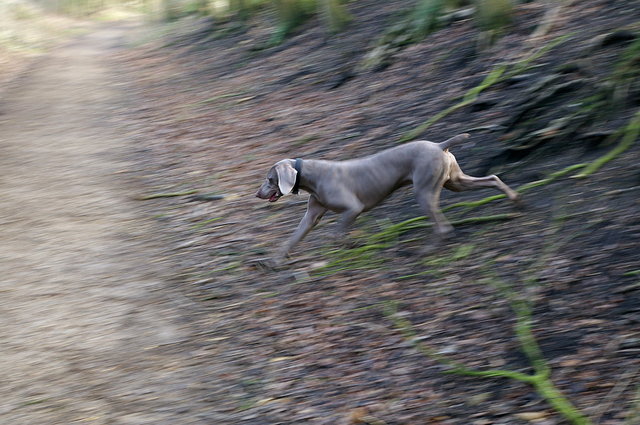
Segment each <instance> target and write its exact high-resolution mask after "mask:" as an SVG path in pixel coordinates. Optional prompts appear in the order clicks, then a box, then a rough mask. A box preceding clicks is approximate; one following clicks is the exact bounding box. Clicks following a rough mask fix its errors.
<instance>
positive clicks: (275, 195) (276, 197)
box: [269, 190, 282, 202]
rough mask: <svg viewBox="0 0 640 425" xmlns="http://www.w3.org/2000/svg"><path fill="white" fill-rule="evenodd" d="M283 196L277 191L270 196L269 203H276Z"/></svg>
mask: <svg viewBox="0 0 640 425" xmlns="http://www.w3.org/2000/svg"><path fill="white" fill-rule="evenodd" d="M281 196H282V195H281V194H280V193H279V192H278V191H277V190H276V191H275V192H273V193H272V194H271V196H269V202H276V201H277V200H278V199H280V197H281Z"/></svg>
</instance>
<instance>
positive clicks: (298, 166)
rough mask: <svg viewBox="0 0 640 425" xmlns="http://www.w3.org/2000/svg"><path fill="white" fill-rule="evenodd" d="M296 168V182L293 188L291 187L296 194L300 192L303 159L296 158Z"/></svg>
mask: <svg viewBox="0 0 640 425" xmlns="http://www.w3.org/2000/svg"><path fill="white" fill-rule="evenodd" d="M293 168H295V170H296V182H295V183H294V184H293V189H291V193H293V194H294V195H297V194H298V190H300V174H302V159H301V158H296V163H295V165H294V166H293Z"/></svg>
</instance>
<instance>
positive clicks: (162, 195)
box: [136, 190, 198, 201]
mask: <svg viewBox="0 0 640 425" xmlns="http://www.w3.org/2000/svg"><path fill="white" fill-rule="evenodd" d="M194 193H198V191H197V190H187V191H184V192H165V193H152V194H151V195H142V196H138V197H136V199H137V200H138V201H148V200H150V199H158V198H175V197H177V196H187V195H193V194H194Z"/></svg>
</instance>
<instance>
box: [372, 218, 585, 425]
mask: <svg viewBox="0 0 640 425" xmlns="http://www.w3.org/2000/svg"><path fill="white" fill-rule="evenodd" d="M559 228H560V225H559V224H558V223H556V225H555V226H554V230H555V232H554V234H556V233H558V231H559V230H560V229H559ZM557 249H558V246H557V244H556V243H553V242H552V243H548V244H547V245H546V247H545V248H544V249H543V252H542V253H541V254H540V255H539V258H538V259H537V260H536V261H534V263H533V265H532V266H531V268H530V269H529V270H527V271H525V273H526V276H524V278H523V279H522V280H523V283H524V286H525V287H531V286H534V285H536V284H537V281H538V274H539V272H540V271H541V270H543V269H544V265H545V263H546V262H547V261H548V259H549V258H551V256H552V253H553V252H554V251H555V250H557ZM469 254H470V249H469V248H467V249H465V251H464V252H462V253H461V254H460V255H464V256H467V255H469ZM490 270H491V264H486V265H485V271H484V275H485V279H484V282H483V283H485V284H488V285H490V286H492V287H493V288H495V289H496V290H497V291H498V294H500V296H502V297H503V298H505V299H506V300H508V302H509V304H510V306H511V309H512V311H513V312H514V313H515V319H516V323H515V327H514V328H515V334H516V338H517V340H518V342H519V345H520V349H521V350H522V352H523V353H524V355H525V356H526V358H527V360H528V362H529V364H530V365H531V368H532V370H533V373H532V374H529V373H522V372H517V371H511V370H503V369H490V370H476V369H471V368H468V367H467V366H465V365H464V364H461V363H458V362H456V361H453V360H451V359H450V358H448V357H447V356H444V355H442V354H440V353H439V352H438V351H437V350H435V349H434V348H432V347H429V346H428V345H427V344H426V343H424V342H422V340H421V339H420V338H418V335H417V334H416V332H415V330H414V329H413V325H412V323H411V322H410V321H409V320H408V319H406V318H405V317H404V316H402V315H399V314H398V304H399V303H398V302H395V301H391V302H386V303H385V304H384V309H383V310H384V314H385V316H386V317H387V318H389V319H390V320H391V321H392V323H393V324H394V326H395V328H396V329H398V330H399V331H400V332H402V334H403V336H404V338H405V339H406V340H407V341H409V342H411V343H412V344H413V345H414V346H415V348H416V349H417V350H418V351H419V352H420V353H422V354H424V355H425V356H427V357H429V358H430V359H432V360H435V361H437V362H438V363H440V364H442V365H445V366H447V367H448V370H447V371H446V372H445V373H451V374H458V375H465V376H475V377H481V378H508V379H514V380H516V381H520V382H523V383H526V384H529V385H531V386H533V387H534V389H535V390H536V392H537V393H538V394H539V395H540V396H541V397H542V398H544V399H545V400H546V401H547V403H549V405H550V406H551V407H552V408H553V409H554V410H555V411H556V412H557V413H558V414H560V415H561V416H562V417H563V418H564V419H566V420H567V421H569V422H570V423H572V424H574V425H591V424H592V422H591V421H590V420H589V418H588V417H587V416H586V415H584V414H583V413H582V412H581V411H580V410H578V409H577V408H576V407H575V406H574V405H573V404H572V403H571V402H570V401H569V399H568V398H567V397H566V396H565V395H564V394H562V392H561V391H560V390H559V389H558V388H557V387H556V386H555V385H554V383H553V381H552V380H551V368H550V367H549V365H548V364H547V362H546V360H545V359H544V356H543V354H542V350H541V349H540V346H539V345H538V342H537V340H536V338H535V336H534V334H533V303H532V301H531V300H529V299H527V298H526V297H524V296H522V295H520V294H518V293H517V292H516V290H514V289H513V288H512V287H511V286H510V285H508V284H507V283H505V282H504V281H502V280H501V279H499V278H497V277H496V276H495V275H494V274H493V273H492V272H491V271H490Z"/></svg>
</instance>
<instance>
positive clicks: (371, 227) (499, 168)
mask: <svg viewBox="0 0 640 425" xmlns="http://www.w3.org/2000/svg"><path fill="white" fill-rule="evenodd" d="M403 5H405V2H397V1H396V2H394V1H380V0H363V1H357V2H351V3H350V4H349V8H350V12H351V14H352V15H353V17H354V19H353V22H352V24H351V26H350V27H349V28H348V29H347V30H346V31H345V32H343V33H340V34H338V35H333V36H330V35H328V34H327V33H326V31H325V30H324V29H323V28H322V27H321V26H319V25H317V22H314V21H310V22H308V23H307V24H305V25H304V26H303V27H302V28H301V29H300V30H299V31H298V32H297V33H296V34H295V35H294V36H293V37H291V38H289V39H287V40H286V41H285V42H284V43H283V44H282V45H280V46H276V47H269V48H264V46H265V41H266V40H268V39H269V36H270V31H271V27H270V26H269V25H268V18H269V17H268V15H265V16H263V15H258V16H257V17H256V18H254V20H252V21H251V22H249V24H248V27H246V28H245V29H242V30H238V29H234V28H233V27H231V26H230V25H227V24H224V23H218V22H215V21H212V20H195V19H189V20H185V21H181V22H178V23H177V24H173V25H172V26H171V27H168V28H167V27H165V28H161V29H158V28H156V29H153V30H149V31H151V32H149V33H146V35H144V36H140V39H139V40H131V44H132V45H136V47H133V48H131V49H129V50H128V51H127V52H126V53H123V54H120V55H119V56H118V57H117V60H119V61H120V63H121V65H120V66H121V68H122V80H123V81H122V82H123V84H128V85H129V86H130V88H129V91H130V93H131V102H132V104H134V105H138V107H137V108H134V110H132V112H131V119H132V129H133V131H135V133H136V134H135V135H136V137H137V138H138V139H139V146H140V150H139V152H138V156H139V161H140V176H141V177H142V178H143V179H144V181H145V182H146V184H147V185H148V193H145V194H141V202H146V203H148V205H150V207H151V208H153V209H154V211H155V215H156V219H157V220H158V221H159V223H160V224H161V226H162V228H163V229H165V230H166V235H165V236H166V240H167V251H168V254H167V255H168V256H170V257H171V258H172V259H173V260H175V261H177V263H178V264H180V268H179V270H178V272H179V274H180V276H181V277H180V279H179V280H178V281H177V282H176V285H179V286H180V287H181V288H182V290H183V293H184V295H185V296H187V297H189V298H191V299H193V300H196V301H197V302H198V305H200V306H202V310H201V311H200V312H198V313H199V314H200V316H199V317H200V324H201V325H202V328H203V329H206V332H204V334H203V335H202V340H201V341H200V342H199V345H200V347H201V349H200V350H199V351H198V352H197V353H194V360H193V361H194V362H203V363H206V364H209V365H210V370H211V373H210V375H208V376H203V377H202V382H201V383H200V386H201V388H202V397H203V400H205V401H206V402H207V403H208V405H210V410H208V411H207V412H203V415H205V416H206V417H208V418H211V419H212V420H214V419H215V421H216V423H228V424H239V423H246V424H261V425H263V424H302V423H313V424H350V423H352V424H357V423H362V424H389V425H391V424H397V425H407V424H478V425H480V424H510V425H513V424H525V423H529V421H532V420H535V423H537V424H558V423H569V422H567V421H569V420H572V421H573V422H572V423H576V424H577V423H601V424H609V425H613V424H632V423H637V421H638V420H639V419H638V418H639V413H638V410H639V409H640V401H639V400H640V394H639V393H638V382H639V381H638V380H639V379H640V373H639V372H638V371H639V368H640V360H639V359H640V355H639V354H640V332H639V331H638V329H640V325H639V323H640V292H639V291H640V286H639V285H638V279H639V275H640V252H639V249H638V243H639V241H640V220H639V218H638V207H639V204H638V186H639V184H640V173H639V171H638V167H637V161H638V154H639V152H640V147H639V146H638V143H637V138H638V131H639V127H640V123H639V121H640V116H639V115H638V111H639V110H640V109H639V108H640V87H639V84H638V80H639V79H638V77H639V76H640V48H639V46H640V44H639V43H640V9H639V8H638V5H637V4H636V3H635V2H630V1H625V0H592V1H582V2H576V1H574V2H566V3H565V4H563V5H562V6H561V7H559V8H557V9H556V10H553V11H552V12H550V11H549V9H548V8H547V4H546V3H545V2H532V3H527V4H523V5H520V6H519V7H518V9H517V11H516V19H515V22H514V24H513V26H512V28H510V30H509V31H508V33H507V34H505V35H504V36H503V37H502V38H500V39H499V40H498V41H497V42H496V44H494V45H493V46H491V47H484V48H480V47H479V46H480V44H479V42H478V39H479V38H478V31H477V29H476V28H475V27H474V25H473V22H472V21H471V20H469V19H461V20H455V21H453V22H452V23H450V25H448V26H446V27H444V28H442V29H440V30H438V31H436V32H434V33H433V34H431V35H430V36H429V37H427V38H425V39H424V41H422V42H420V43H417V44H412V45H408V46H405V47H404V48H402V49H398V50H397V51H396V52H394V53H393V55H392V56H391V58H390V60H389V61H388V62H387V63H385V64H384V66H379V67H376V68H375V69H374V70H364V69H363V68H362V67H361V64H362V61H363V60H364V59H365V57H366V55H367V53H369V52H370V51H371V49H372V48H373V47H374V46H375V43H376V41H377V40H379V38H380V37H381V36H382V35H383V34H384V32H385V30H386V28H389V27H390V26H391V25H393V24H394V22H396V20H397V19H399V16H400V15H399V13H398V12H399V10H400V9H401V8H402V7H403ZM541 24H542V26H541ZM159 34H162V35H161V36H159ZM140 40H147V42H145V43H142V44H140V43H141V42H140ZM149 40H151V41H149ZM461 132H470V133H471V134H472V137H471V139H470V140H469V142H468V143H467V144H465V145H464V146H460V147H457V148H455V149H454V153H455V155H456V157H457V158H458V161H459V163H460V164H461V166H462V168H463V169H464V170H465V171H466V172H467V173H468V174H471V175H485V174H488V173H495V174H498V175H499V176H500V177H501V178H502V179H503V180H504V181H505V182H506V183H507V184H509V185H510V186H511V187H513V188H515V189H518V190H519V191H520V192H521V194H522V196H523V200H524V203H525V207H524V208H523V209H522V210H514V209H513V207H512V205H510V204H509V203H508V202H507V201H506V200H505V199H503V198H502V199H501V198H500V197H493V195H496V193H493V192H491V191H490V190H487V191H484V192H483V191H476V192H469V193H451V192H445V193H443V200H442V205H443V208H444V209H445V214H446V215H447V217H448V218H449V219H450V220H451V221H452V222H453V223H454V224H455V226H456V232H455V235H454V236H453V237H452V238H451V239H449V240H447V241H445V242H441V243H438V242H436V241H435V239H434V237H433V236H432V234H431V230H430V229H429V227H428V222H427V221H425V220H422V219H418V220H412V219H414V218H416V217H420V216H421V215H422V212H421V211H419V209H418V207H417V205H416V204H415V201H414V200H413V197H412V195H411V191H410V189H407V190H400V191H398V192H397V193H395V194H394V195H393V196H392V197H391V199H389V200H388V201H387V202H386V203H385V204H384V205H382V206H380V207H378V208H377V209H375V210H373V211H371V212H370V213H367V214H365V215H363V216H362V217H361V218H360V219H359V220H358V222H357V225H356V228H355V229H354V232H353V235H352V239H353V240H354V241H356V247H355V248H349V249H346V248H344V249H339V247H337V246H336V245H335V244H333V243H332V242H331V238H330V233H331V230H332V228H333V225H334V223H333V221H334V216H328V217H326V218H325V219H324V221H323V222H322V224H321V225H320V226H319V227H318V228H317V229H316V230H315V231H313V232H312V233H311V234H310V235H309V237H308V238H307V240H305V241H304V242H303V243H302V244H300V245H299V247H298V248H297V250H296V253H295V254H294V255H293V258H292V262H291V263H290V264H289V265H288V267H286V268H285V269H283V270H278V271H266V270H262V269H260V268H259V267H256V265H255V262H254V261H255V260H256V259H259V258H262V257H265V256H269V255H270V254H271V253H272V252H273V250H274V249H276V248H277V247H279V246H280V245H281V244H282V243H284V241H285V238H287V237H288V235H289V234H290V233H291V232H292V231H293V229H294V228H295V226H296V224H297V222H298V220H299V219H300V218H301V216H302V214H303V213H304V209H305V202H306V196H304V194H301V195H300V196H289V197H285V198H283V199H281V200H280V201H279V202H277V203H275V204H269V203H267V202H265V201H262V200H259V199H257V198H255V197H254V193H255V191H256V190H257V188H258V186H259V185H260V183H261V181H262V179H263V178H264V176H265V175H266V172H267V170H268V168H269V167H270V166H271V165H272V164H273V163H274V162H276V161H277V160H279V159H282V158H286V157H290V158H293V157H302V158H323V159H347V158H353V157H356V156H362V155H366V154H369V153H372V152H376V151H378V150H380V149H383V148H386V147H390V146H394V145H396V144H398V143H401V142H402V141H406V140H410V139H412V138H423V139H428V140H432V141H441V140H444V139H446V138H448V137H450V136H452V135H454V134H457V133H461ZM603 158H604V159H603ZM169 195H177V196H169ZM514 310H515V311H514ZM516 325H518V326H516ZM529 331H531V332H532V333H529ZM532 336H533V337H534V338H531V337H532ZM535 341H537V344H536V343H535ZM416 344H417V345H416ZM538 345H539V347H540V350H541V352H538V351H537V349H536V347H537V346H538ZM523 346H524V350H523ZM540 355H542V357H544V359H546V365H547V366H548V367H549V368H550V371H551V374H550V378H551V381H549V380H544V379H543V378H546V377H547V376H546V371H547V369H546V367H547V366H544V365H543V361H542V360H541V359H540ZM443 356H444V357H443ZM536 359H537V360H536ZM452 362H456V363H452ZM460 364H463V365H465V367H467V368H473V369H474V370H475V369H478V370H488V369H499V370H501V371H505V370H508V371H516V372H520V373H521V374H530V373H534V372H537V373H538V375H536V376H538V377H542V378H541V379H543V381H544V382H545V383H546V384H540V382H542V381H535V382H534V380H530V382H522V381H523V380H522V379H520V380H518V379H511V378H513V377H514V375H513V374H512V375H510V376H511V378H509V377H506V378H505V377H500V376H498V375H501V374H500V373H495V374H494V376H493V377H486V376H467V375H464V373H465V372H468V370H467V369H463V368H461V366H460ZM452 370H453V371H457V372H458V373H456V374H446V373H444V372H447V371H449V372H451V371H452ZM502 375H509V374H502ZM515 377H516V378H522V377H523V375H517V374H516V375H515ZM525 380H526V379H525ZM549 382H553V384H555V386H556V387H557V389H558V390H559V391H561V392H562V394H564V396H565V397H566V399H567V400H569V401H570V402H571V403H572V404H573V405H574V406H575V409H573V408H571V406H569V407H567V406H564V407H563V406H558V405H555V406H552V405H551V404H550V403H549V400H550V399H554V395H553V394H555V393H553V392H552V393H549V392H547V393H545V392H544V388H547V389H548V384H549ZM532 384H533V385H532ZM536 385H537V387H536ZM544 385H547V387H544ZM554 388H555V387H554ZM545 397H546V398H545ZM563 409H564V410H563ZM578 410H579V411H580V413H578ZM559 411H563V412H564V415H562V414H561V413H559ZM207 415H208V416H207ZM572 415H573V416H572ZM585 416H586V417H588V418H590V420H591V422H584V420H586V419H584V418H585ZM570 418H573V419H570ZM580 421H583V422H580ZM634 421H635V422H634Z"/></svg>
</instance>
